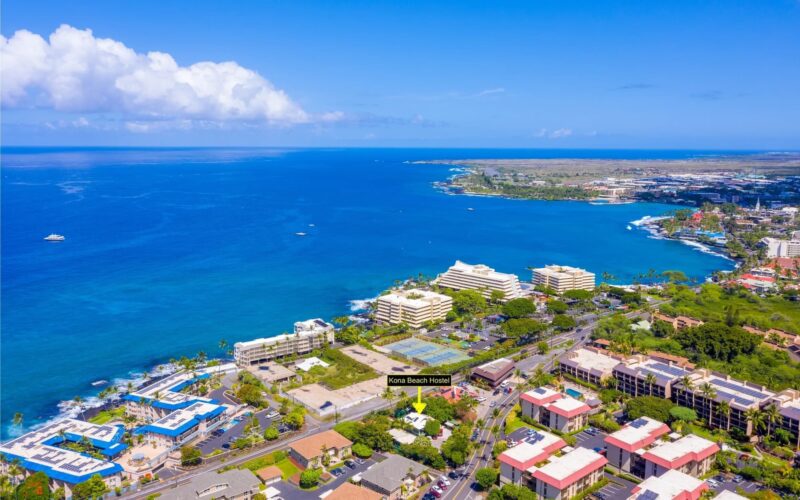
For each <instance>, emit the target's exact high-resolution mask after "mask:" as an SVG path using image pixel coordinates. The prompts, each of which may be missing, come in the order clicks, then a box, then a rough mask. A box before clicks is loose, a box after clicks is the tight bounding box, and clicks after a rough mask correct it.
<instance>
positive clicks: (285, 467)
mask: <svg viewBox="0 0 800 500" xmlns="http://www.w3.org/2000/svg"><path fill="white" fill-rule="evenodd" d="M275 466H276V467H277V468H279V469H280V470H281V473H282V475H283V479H284V481H285V480H287V479H289V478H290V477H292V476H294V475H295V474H297V473H298V472H300V469H298V468H297V466H296V465H295V464H293V463H292V461H291V460H289V459H288V458H284V459H283V460H281V461H280V462H278V463H276V464H275Z"/></svg>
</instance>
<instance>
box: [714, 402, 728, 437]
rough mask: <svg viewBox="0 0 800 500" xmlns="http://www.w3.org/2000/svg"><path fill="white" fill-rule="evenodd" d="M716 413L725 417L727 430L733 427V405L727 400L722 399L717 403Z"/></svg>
mask: <svg viewBox="0 0 800 500" xmlns="http://www.w3.org/2000/svg"><path fill="white" fill-rule="evenodd" d="M716 414H717V415H718V416H720V417H723V416H724V417H725V419H726V424H725V430H726V431H729V430H730V429H731V405H730V404H729V403H728V402H727V401H720V402H719V403H718V404H717V409H716Z"/></svg>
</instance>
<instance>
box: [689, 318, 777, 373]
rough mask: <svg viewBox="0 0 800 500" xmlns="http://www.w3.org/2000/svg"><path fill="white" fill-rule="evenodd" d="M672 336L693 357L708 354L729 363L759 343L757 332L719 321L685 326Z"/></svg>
mask: <svg viewBox="0 0 800 500" xmlns="http://www.w3.org/2000/svg"><path fill="white" fill-rule="evenodd" d="M673 338H674V339H675V340H677V341H678V343H680V345H681V346H682V347H683V348H684V349H686V350H687V351H689V352H690V353H693V354H694V356H695V359H699V358H700V357H702V356H708V357H710V358H712V359H717V360H722V361H727V362H729V363H730V362H731V361H733V360H734V358H736V357H737V356H739V355H742V354H752V353H753V352H754V351H755V349H756V347H758V345H759V344H760V343H761V337H760V336H758V335H757V334H754V333H750V332H748V331H746V330H744V329H742V328H741V327H738V326H728V325H726V324H725V323H719V322H709V323H704V324H702V325H700V326H696V327H693V328H685V329H683V330H681V331H679V332H677V333H676V334H675V335H674V337H673Z"/></svg>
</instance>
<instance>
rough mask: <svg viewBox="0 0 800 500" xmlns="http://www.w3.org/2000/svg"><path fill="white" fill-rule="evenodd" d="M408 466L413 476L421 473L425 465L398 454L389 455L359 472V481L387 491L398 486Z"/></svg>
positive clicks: (406, 475) (406, 473) (405, 475)
mask: <svg viewBox="0 0 800 500" xmlns="http://www.w3.org/2000/svg"><path fill="white" fill-rule="evenodd" d="M409 468H410V469H411V475H412V476H414V477H417V476H419V475H420V474H422V472H423V471H424V470H427V467H425V466H424V465H422V464H421V463H418V462H415V461H413V460H409V459H407V458H405V457H401V456H400V455H389V458H387V459H386V460H384V461H383V462H380V463H377V464H375V465H373V466H372V467H370V468H369V469H367V470H366V471H364V472H363V473H362V474H361V481H362V482H366V483H370V484H374V485H375V486H378V487H379V488H381V489H383V490H384V491H387V492H392V491H394V490H396V489H397V488H399V487H400V485H401V484H402V482H403V479H405V478H406V477H408V474H409V471H408V470H409Z"/></svg>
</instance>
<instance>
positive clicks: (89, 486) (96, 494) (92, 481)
mask: <svg viewBox="0 0 800 500" xmlns="http://www.w3.org/2000/svg"><path fill="white" fill-rule="evenodd" d="M108 491H109V489H108V486H107V485H106V482H105V481H103V478H102V477H100V474H95V475H93V476H92V477H90V478H89V479H88V480H87V481H84V482H82V483H78V484H76V485H75V487H74V488H72V498H73V500H99V499H101V498H103V495H105V494H106V493H108Z"/></svg>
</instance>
